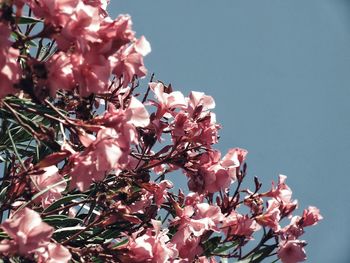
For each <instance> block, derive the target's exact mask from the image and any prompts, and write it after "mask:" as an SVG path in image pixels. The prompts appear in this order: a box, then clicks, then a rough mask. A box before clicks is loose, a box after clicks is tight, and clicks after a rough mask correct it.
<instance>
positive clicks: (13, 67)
mask: <svg viewBox="0 0 350 263" xmlns="http://www.w3.org/2000/svg"><path fill="white" fill-rule="evenodd" d="M10 33H11V31H10V29H9V27H8V26H7V25H6V24H4V23H2V22H0V83H1V89H0V98H2V97H5V96H6V95H9V94H14V93H15V92H16V90H15V89H14V87H13V85H14V84H15V83H16V82H18V81H19V79H20V74H21V68H20V65H19V63H18V62H17V59H18V56H19V50H17V49H14V48H12V47H11V44H12V43H11V42H10V41H9V37H10Z"/></svg>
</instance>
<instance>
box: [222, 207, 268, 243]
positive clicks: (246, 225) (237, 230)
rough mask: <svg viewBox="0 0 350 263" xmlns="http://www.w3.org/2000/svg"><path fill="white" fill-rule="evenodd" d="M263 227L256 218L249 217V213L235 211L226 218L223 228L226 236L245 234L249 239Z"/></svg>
mask: <svg viewBox="0 0 350 263" xmlns="http://www.w3.org/2000/svg"><path fill="white" fill-rule="evenodd" d="M260 228H261V227H260V226H259V225H258V224H257V222H256V221H255V220H254V219H251V218H249V216H248V215H241V214H239V213H237V212H235V211H232V212H231V214H230V215H229V216H228V217H226V218H225V220H224V222H223V224H222V229H223V231H224V232H225V234H226V236H232V235H235V236H244V237H246V238H248V239H250V238H251V236H252V234H253V233H254V232H256V231H258V230H259V229H260Z"/></svg>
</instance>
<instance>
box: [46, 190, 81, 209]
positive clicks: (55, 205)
mask: <svg viewBox="0 0 350 263" xmlns="http://www.w3.org/2000/svg"><path fill="white" fill-rule="evenodd" d="M86 197H87V195H85V194H75V195H69V196H65V197H62V198H61V199H59V200H57V201H56V202H54V203H53V204H51V205H50V206H49V207H48V208H46V209H45V210H44V212H43V213H47V212H50V211H52V210H55V209H57V208H59V207H60V206H61V205H64V204H67V203H70V202H71V201H73V200H75V199H78V198H86Z"/></svg>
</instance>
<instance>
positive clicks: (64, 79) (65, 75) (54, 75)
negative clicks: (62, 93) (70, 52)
mask: <svg viewBox="0 0 350 263" xmlns="http://www.w3.org/2000/svg"><path fill="white" fill-rule="evenodd" d="M46 68H47V72H48V74H47V83H48V85H49V90H50V95H51V96H52V97H54V96H55V95H56V92H57V91H58V90H60V89H62V90H73V89H74V88H75V82H74V77H73V65H72V63H71V60H70V57H68V56H67V55H66V53H64V52H59V53H57V54H55V55H53V56H52V57H50V59H49V60H48V61H47V62H46Z"/></svg>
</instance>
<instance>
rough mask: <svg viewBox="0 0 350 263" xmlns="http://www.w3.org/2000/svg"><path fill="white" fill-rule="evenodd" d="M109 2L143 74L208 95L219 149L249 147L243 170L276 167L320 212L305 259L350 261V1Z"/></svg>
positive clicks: (268, 173) (266, 177)
mask: <svg viewBox="0 0 350 263" xmlns="http://www.w3.org/2000/svg"><path fill="white" fill-rule="evenodd" d="M111 2H112V3H111V5H110V8H109V9H110V12H111V16H112V17H115V16H116V15H117V14H119V13H129V14H130V15H132V17H133V22H134V29H135V30H136V31H137V33H138V35H139V36H140V34H143V35H145V36H146V37H147V38H148V40H149V41H150V42H151V44H152V49H153V50H152V53H151V54H150V55H149V56H148V57H147V59H146V65H147V67H148V69H149V70H150V72H155V73H156V76H157V78H159V79H162V80H164V81H165V82H171V83H172V84H173V85H174V87H175V89H178V90H181V91H182V92H183V93H184V94H187V93H188V92H189V91H190V90H198V91H204V92H206V93H207V94H210V95H212V96H214V98H215V100H216V102H217V108H216V113H217V118H218V121H219V122H220V123H221V124H222V126H223V129H222V130H221V132H220V135H221V142H220V143H219V145H218V148H219V149H220V150H222V151H223V152H225V151H226V150H227V149H228V148H230V147H234V146H239V147H244V148H246V149H248V151H249V158H248V167H249V174H250V176H251V177H253V176H254V175H257V176H258V177H259V178H261V179H262V181H263V182H264V185H265V187H266V188H268V187H270V182H271V181H272V180H275V179H276V178H277V175H278V174H279V173H282V174H285V175H287V176H288V181H287V182H289V185H290V186H291V187H292V189H293V190H294V197H295V198H297V199H298V200H299V204H300V208H304V207H306V206H308V205H309V204H310V205H315V206H317V207H319V208H320V209H321V212H322V214H323V216H324V217H325V219H324V221H323V222H321V223H320V224H319V225H318V226H316V227H315V228H310V229H306V232H307V233H306V235H305V236H304V238H305V239H306V240H307V241H308V242H309V245H308V246H307V247H306V249H307V253H308V257H309V259H308V261H307V262H312V263H314V262H315V263H320V262H321V263H322V262H336V263H348V262H350V227H349V223H350V219H349V218H350V212H349V210H350V198H349V194H350V191H349V187H350V174H349V173H350V1H347V0H265V1H263V0H220V1H204V0H191V1H189V0H187V1H185V0H182V1H180V0H178V1H165V0H153V1H140V0H127V1H126V0H124V1H121V0H119V1H118V0H111Z"/></svg>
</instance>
